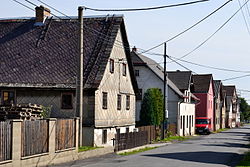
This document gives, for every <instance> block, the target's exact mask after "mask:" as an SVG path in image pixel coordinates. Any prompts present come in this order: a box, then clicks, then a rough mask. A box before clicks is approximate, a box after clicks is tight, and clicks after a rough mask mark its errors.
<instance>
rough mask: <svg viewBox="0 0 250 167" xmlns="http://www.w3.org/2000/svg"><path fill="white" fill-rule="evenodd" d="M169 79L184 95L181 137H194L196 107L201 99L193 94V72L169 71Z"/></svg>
mask: <svg viewBox="0 0 250 167" xmlns="http://www.w3.org/2000/svg"><path fill="white" fill-rule="evenodd" d="M167 76H168V78H169V79H170V80H171V81H172V82H173V83H174V84H175V85H176V86H177V87H178V88H179V90H180V91H181V92H182V93H183V94H184V101H182V102H180V111H179V112H180V114H179V122H178V123H179V126H178V127H180V128H179V132H178V134H179V135H180V136H187V135H194V133H195V126H194V125H195V105H196V102H197V101H199V99H198V98H197V97H196V96H194V95H193V94H192V93H191V85H192V72H191V71H179V70H177V71H168V72H167Z"/></svg>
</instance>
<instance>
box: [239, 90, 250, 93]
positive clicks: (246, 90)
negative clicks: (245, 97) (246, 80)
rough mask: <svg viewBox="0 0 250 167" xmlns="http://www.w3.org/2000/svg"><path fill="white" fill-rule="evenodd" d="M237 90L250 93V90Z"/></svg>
mask: <svg viewBox="0 0 250 167" xmlns="http://www.w3.org/2000/svg"><path fill="white" fill-rule="evenodd" d="M237 90H239V91H241V92H249V93H250V90H246V89H237Z"/></svg>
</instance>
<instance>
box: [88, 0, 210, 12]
mask: <svg viewBox="0 0 250 167" xmlns="http://www.w3.org/2000/svg"><path fill="white" fill-rule="evenodd" d="M206 1H209V0H198V1H192V2H186V3H179V4H173V5H164V6H156V7H148V8H134V9H98V8H90V7H86V6H83V8H85V9H87V10H92V11H98V12H117V11H119V12H135V11H147V10H157V9H163V8H172V7H179V6H186V5H191V4H196V3H200V2H206Z"/></svg>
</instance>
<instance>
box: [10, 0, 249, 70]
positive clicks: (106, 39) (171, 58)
mask: <svg viewBox="0 0 250 167" xmlns="http://www.w3.org/2000/svg"><path fill="white" fill-rule="evenodd" d="M13 1H16V0H13ZM25 1H27V2H29V3H31V4H32V5H34V6H37V5H36V4H34V3H32V2H30V1H28V0H25ZM39 1H41V0H39ZM248 1H249V0H248ZM248 1H247V2H248ZM247 2H246V3H247ZM18 3H19V4H21V5H23V4H22V3H21V2H18ZM23 6H24V5H23ZM25 7H27V6H26V5H25ZM28 8H29V7H28ZM29 9H31V10H34V9H32V8H29ZM52 15H54V14H52ZM54 16H56V15H54ZM56 17H57V18H59V19H61V18H60V17H58V16H56ZM68 17H69V16H68ZM69 18H70V17H69ZM70 19H72V18H70ZM85 28H88V29H90V30H92V31H93V32H97V33H99V34H103V33H101V32H99V31H97V30H94V29H92V28H89V27H87V26H85ZM93 34H95V33H93ZM95 35H97V34H95ZM104 35H105V36H106V34H104ZM101 38H102V39H103V40H105V41H106V42H110V41H109V39H108V38H103V37H101ZM118 42H119V43H122V42H121V41H118ZM114 45H115V46H116V47H120V48H124V47H126V46H124V45H121V44H117V43H114ZM146 54H150V55H157V56H163V55H162V54H159V53H146ZM168 58H169V59H170V60H172V61H173V62H175V63H176V64H178V65H180V66H181V67H183V68H185V69H187V70H189V71H192V70H190V69H189V68H187V67H185V66H184V65H182V64H180V63H178V62H177V60H176V59H177V58H175V57H173V56H168ZM174 59H175V60H174ZM181 61H183V62H186V63H190V64H193V65H197V66H201V67H205V68H211V69H216V70H222V71H230V72H241V73H250V71H238V70H232V69H225V68H217V67H212V66H206V65H202V64H198V63H193V62H189V61H186V60H181ZM158 64H161V63H158Z"/></svg>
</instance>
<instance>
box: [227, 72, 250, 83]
mask: <svg viewBox="0 0 250 167" xmlns="http://www.w3.org/2000/svg"><path fill="white" fill-rule="evenodd" d="M249 76H250V74H248V75H242V76H238V77H232V78H227V79H224V80H222V81H229V80H235V79H240V78H245V77H249Z"/></svg>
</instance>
